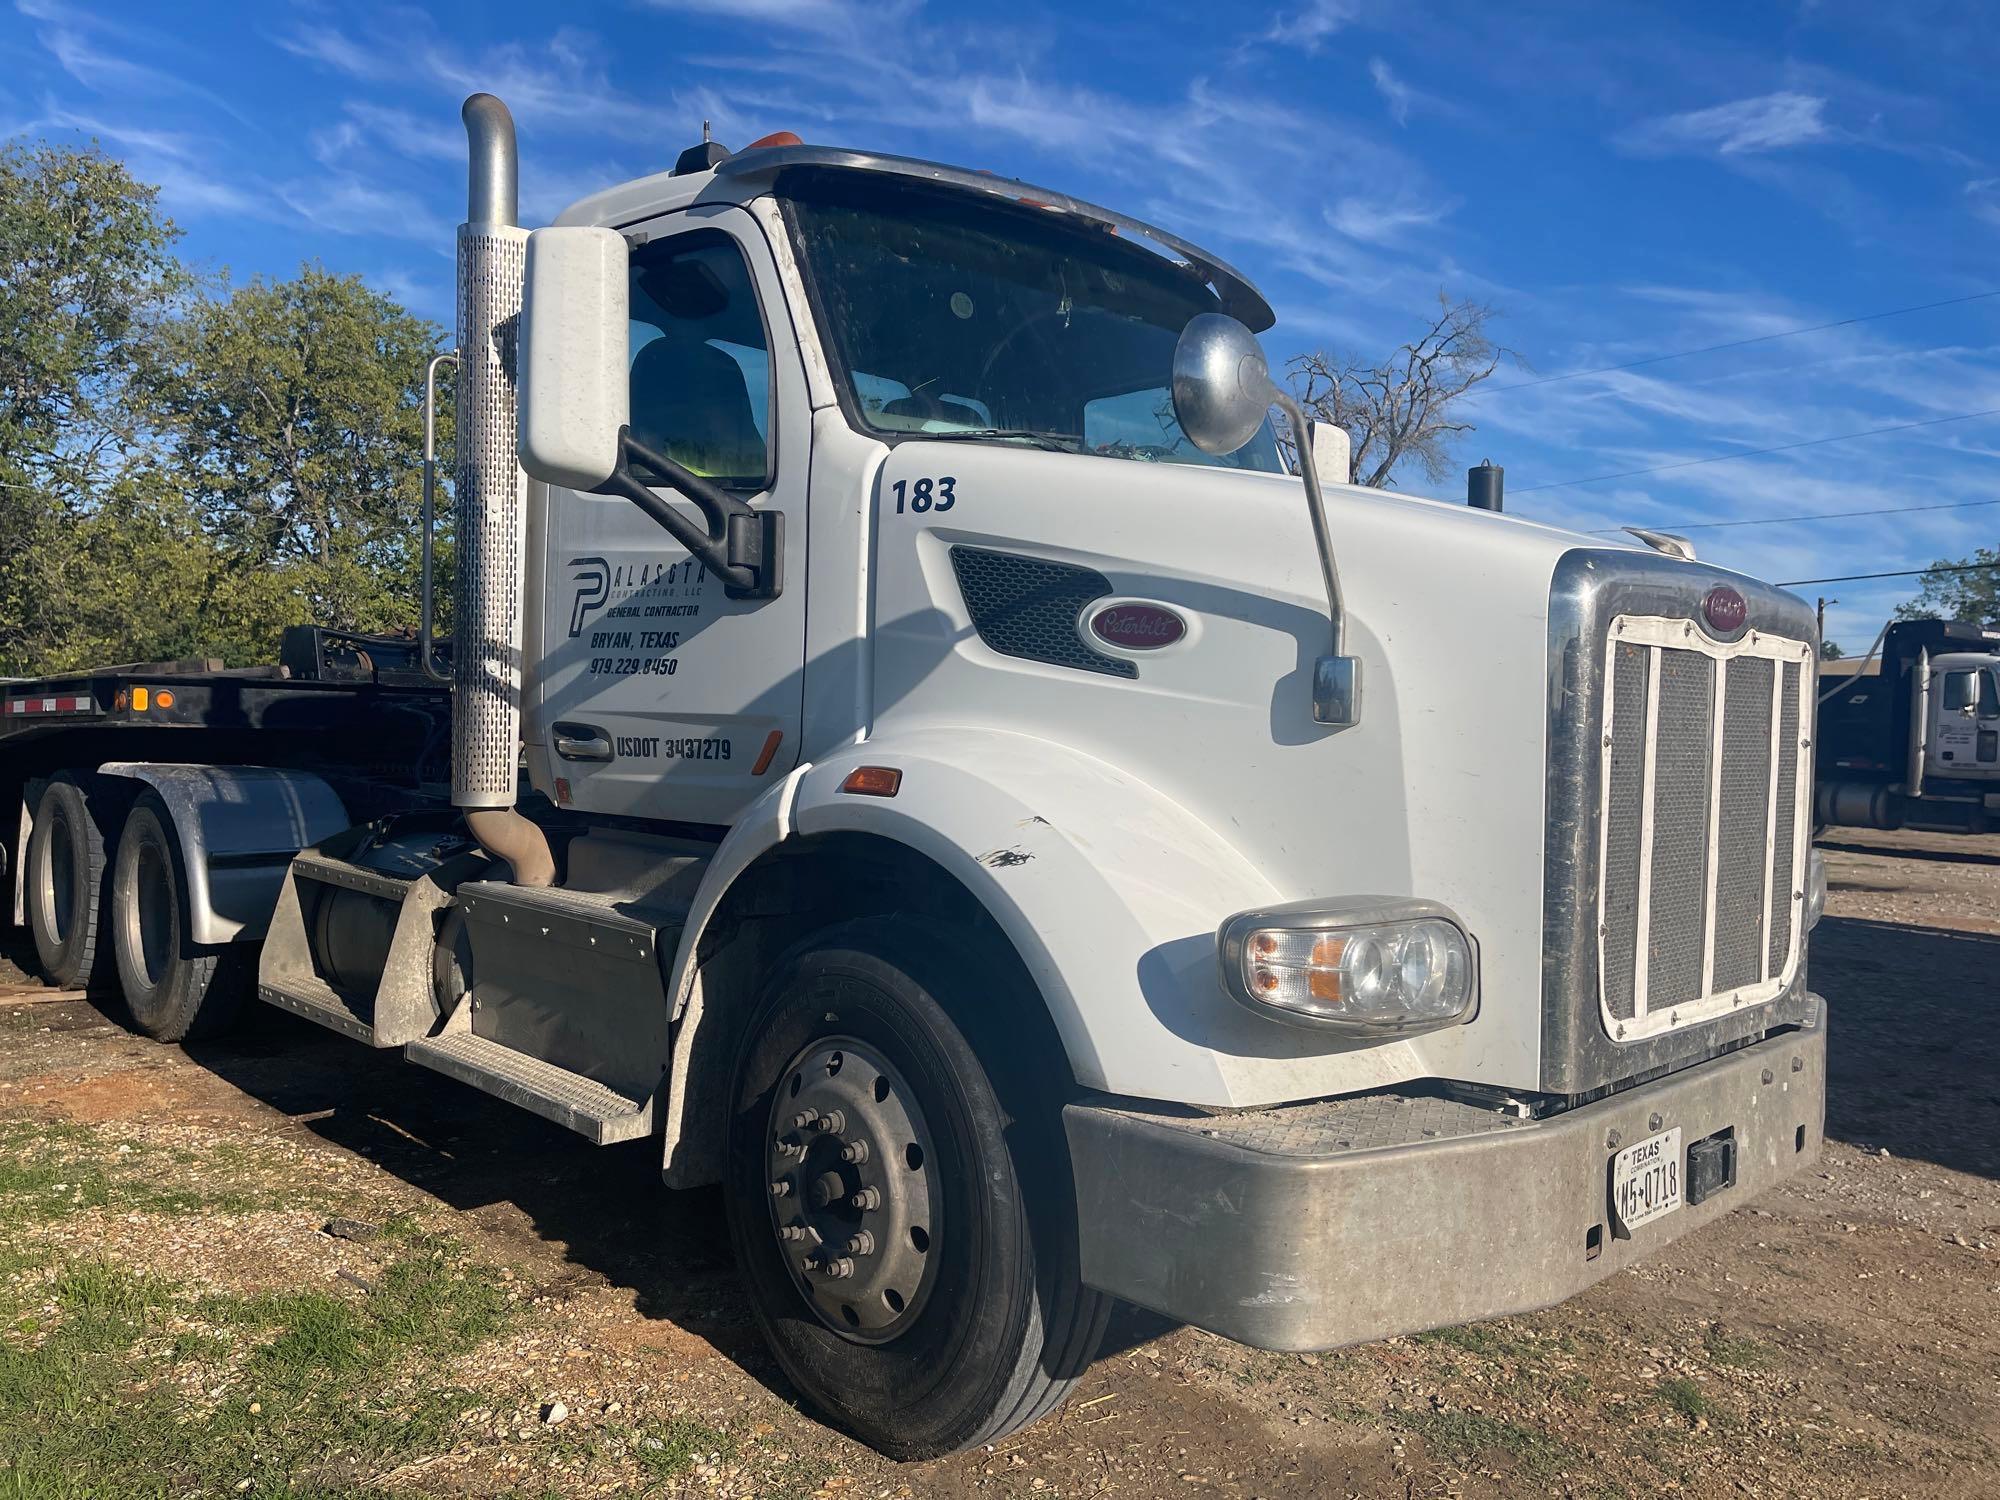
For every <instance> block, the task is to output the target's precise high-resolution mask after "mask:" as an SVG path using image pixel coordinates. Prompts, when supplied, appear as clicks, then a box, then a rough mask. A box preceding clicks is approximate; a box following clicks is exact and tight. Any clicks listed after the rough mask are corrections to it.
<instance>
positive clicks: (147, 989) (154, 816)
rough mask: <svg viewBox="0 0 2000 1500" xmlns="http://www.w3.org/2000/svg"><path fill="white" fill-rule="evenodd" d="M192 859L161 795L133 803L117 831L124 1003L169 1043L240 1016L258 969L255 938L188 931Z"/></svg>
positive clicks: (116, 923)
mask: <svg viewBox="0 0 2000 1500" xmlns="http://www.w3.org/2000/svg"><path fill="white" fill-rule="evenodd" d="M189 925H190V924H189V907H188V900H187V866H186V862H185V860H184V859H183V857H182V854H181V848H180V841H179V840H178V839H176V838H175V837H174V828H173V819H172V817H171V816H170V815H169V814H168V812H167V809H166V804H165V803H163V802H162V801H161V800H160V798H159V794H158V793H156V792H152V791H147V792H145V793H143V794H141V796H140V797H139V800H138V801H137V802H136V803H134V804H133V807H132V811H131V813H130V815H129V816H127V818H126V819H125V827H124V830H123V831H122V832H121V833H120V834H119V837H118V855H117V859H116V861H115V863H114V866H113V869H112V877H111V909H110V920H109V926H110V928H111V946H112V951H113V954H114V957H115V958H116V961H117V967H118V982H119V985H120V987H121V988H122V989H123V990H124V992H125V1006H126V1009H128V1010H130V1011H131V1012H132V1019H133V1021H134V1022H135V1023H137V1025H138V1027H139V1029H140V1030H141V1031H143V1032H145V1033H146V1034H147V1035H148V1036H152V1037H156V1038H158V1039H159V1040H160V1041H163V1042H181V1041H196V1040H199V1039H201V1038H203V1037H209V1036H214V1035H216V1034H217V1033H218V1032H220V1031H222V1030H223V1029H224V1028H226V1027H227V1026H228V1025H229V1024H230V1022H232V1021H233V1020H235V1019H236V1016H237V1013H238V1012H239V1011H240V1010H241V1008H242V1004H243V1000H244V998H245V996H246V995H247V993H248V992H249V989H250V987H251V982H252V980H253V979H254V977H255V974H256V962H257V948H256V945H255V944H249V943H219V944H204V943H197V942H195V941H194V940H193V938H192V937H191V936H190V935H189Z"/></svg>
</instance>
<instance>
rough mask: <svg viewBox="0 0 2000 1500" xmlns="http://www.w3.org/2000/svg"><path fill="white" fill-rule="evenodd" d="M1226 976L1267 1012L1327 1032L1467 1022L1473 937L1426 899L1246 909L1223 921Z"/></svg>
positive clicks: (1232, 988) (1239, 995) (1234, 989)
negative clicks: (1258, 909)
mask: <svg viewBox="0 0 2000 1500" xmlns="http://www.w3.org/2000/svg"><path fill="white" fill-rule="evenodd" d="M1221 958H1222V982H1223V985H1224V986H1225V987H1226V988H1227V989H1228V991H1229V993H1230V994H1231V995H1233V996H1235V997H1236V999H1238V1000H1240V1001H1242V1002H1243V1003H1244V1004H1245V1005H1248V1006H1249V1007H1250V1008H1251V1009H1253V1010H1256V1011H1258V1012H1260V1013H1262V1014H1264V1015H1268V1016H1272V1017H1274V1018H1276V1019H1279V1020H1287V1021H1294V1022H1298V1023H1301V1024H1304V1025H1308V1026H1320V1027H1325V1028H1328V1029H1330V1030H1338V1031H1355V1032H1377V1033H1406V1032H1413V1031H1429V1030H1432V1029H1433V1028H1435V1027H1439V1026H1449V1025H1450V1024H1451V1023H1452V1022H1454V1021H1459V1020H1463V1019H1464V1018H1465V1017H1466V1016H1467V1015H1468V1014H1469V1013H1470V1012H1471V1010H1472V1005H1473V999H1474V995H1475V993H1476V986H1475V984H1474V979H1475V965H1474V962H1473V952H1472V942H1471V940H1470V939H1469V938H1468V937H1467V936H1466V935H1465V930H1464V928H1463V927H1461V926H1460V925H1459V922H1458V920H1457V918H1455V917H1453V916H1452V915H1451V913H1449V912H1447V911H1446V910H1445V909H1444V908H1443V907H1441V906H1438V905H1436V904H1435V903H1433V902H1428V901H1391V900H1385V899H1382V898H1379V897H1364V898H1356V899H1352V900H1346V901H1337V902H1298V903H1294V904H1292V905H1290V906H1283V907H1274V908H1272V909H1270V910H1268V911H1253V912H1244V913H1242V914H1241V915H1239V916H1235V917H1232V918H1230V919H1229V921H1228V922H1226V923H1225V924H1223V928H1222V933H1221Z"/></svg>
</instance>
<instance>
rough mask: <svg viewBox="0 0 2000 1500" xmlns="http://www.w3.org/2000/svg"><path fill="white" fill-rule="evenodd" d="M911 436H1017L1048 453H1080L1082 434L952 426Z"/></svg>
mask: <svg viewBox="0 0 2000 1500" xmlns="http://www.w3.org/2000/svg"><path fill="white" fill-rule="evenodd" d="M910 436H911V437H915V438H921V439H923V440H925V441H927V442H939V443H959V442H967V441H970V440H972V439H975V438H1018V439H1020V441H1022V442H1024V443H1033V444H1034V445H1035V446H1036V447H1037V448H1042V449H1046V450H1047V451H1048V452H1050V453H1081V452H1082V451H1083V434H1081V433H1078V432H1038V431H1036V430H1035V429H1034V428H1032V427H954V428H952V429H951V430H950V431H948V432H913V433H911V434H910Z"/></svg>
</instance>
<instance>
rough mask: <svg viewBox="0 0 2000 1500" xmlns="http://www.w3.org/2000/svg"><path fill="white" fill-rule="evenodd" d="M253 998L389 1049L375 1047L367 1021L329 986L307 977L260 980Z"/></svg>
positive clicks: (286, 975) (371, 1027) (279, 977)
mask: <svg viewBox="0 0 2000 1500" xmlns="http://www.w3.org/2000/svg"><path fill="white" fill-rule="evenodd" d="M257 998H258V999H259V1000H262V1001H263V1002H264V1003H265V1004H266V1005H275V1006H277V1007H278V1009H280V1010H288V1011H290V1012H291V1013H292V1014H293V1015H295V1016H304V1017H305V1018H306V1019H307V1020H308V1021H317V1022H319V1024H320V1025H322V1026H324V1027H326V1028H328V1029H329V1030H332V1031H337V1032H339V1033H340V1034H341V1035H342V1036H351V1037H353V1038H354V1039H355V1040H356V1041H357V1042H366V1043H367V1044H368V1045H369V1046H371V1047H374V1046H377V1045H380V1046H389V1045H391V1044H390V1043H387V1042H383V1043H377V1041H376V1040H375V1027H374V1025H373V1024H372V1023H371V1022H370V1021H369V1019H368V1018H367V1017H366V1016H365V1015H363V1014H362V1013H361V1012H359V1011H357V1010H356V1009H355V1008H354V1007H353V1006H352V1005H350V1004H348V1002H347V1001H346V1000H344V999H342V998H341V996H340V992H339V991H338V990H336V989H334V987H333V986H332V985H330V984H328V983H327V982H326V981H325V980H323V979H319V978H317V977H315V976H313V975H311V974H285V975H282V976H277V977H275V978H273V979H267V980H264V981H262V982H260V983H259V984H258V986H257Z"/></svg>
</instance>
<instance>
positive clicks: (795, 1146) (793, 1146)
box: [776, 1135, 805, 1156]
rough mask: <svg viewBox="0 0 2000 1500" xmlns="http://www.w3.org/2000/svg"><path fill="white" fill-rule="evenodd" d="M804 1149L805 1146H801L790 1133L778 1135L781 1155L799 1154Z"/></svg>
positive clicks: (778, 1150)
mask: <svg viewBox="0 0 2000 1500" xmlns="http://www.w3.org/2000/svg"><path fill="white" fill-rule="evenodd" d="M804 1149H805V1147H803V1146H801V1145H800V1144H799V1143H798V1142H797V1141H795V1140H793V1139H792V1138H791V1137H790V1136H788V1135H783V1136H779V1137H778V1144H777V1147H776V1150H777V1153H778V1155H780V1156H797V1155H798V1154H799V1153H800V1152H801V1151H803V1150H804Z"/></svg>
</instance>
